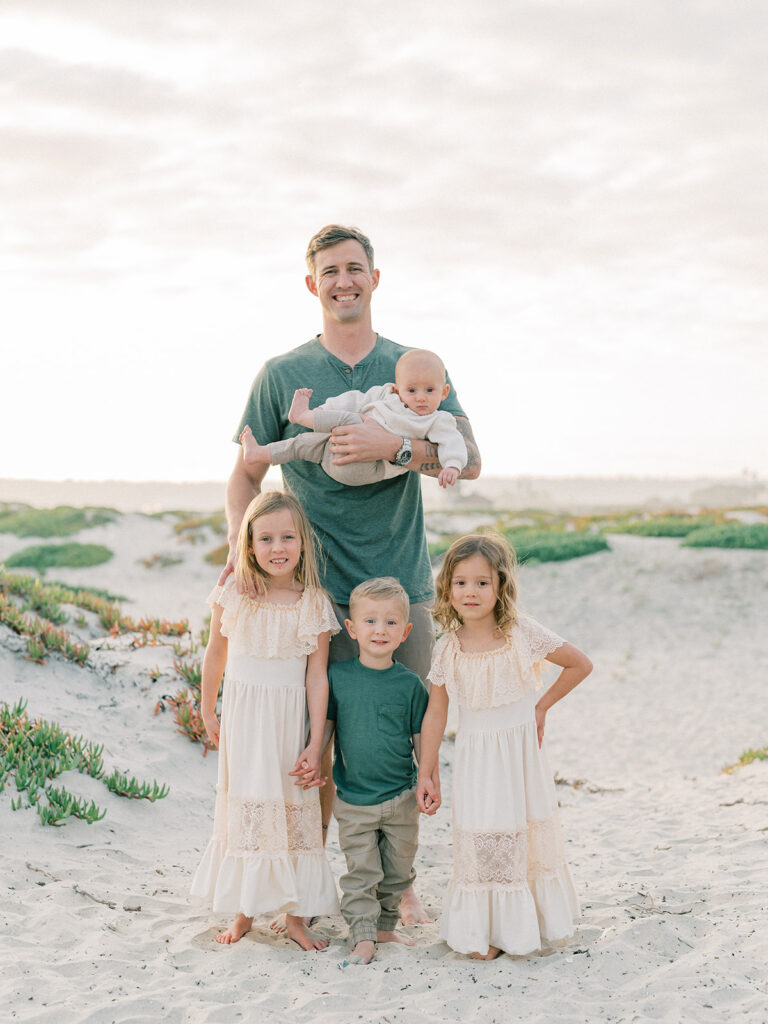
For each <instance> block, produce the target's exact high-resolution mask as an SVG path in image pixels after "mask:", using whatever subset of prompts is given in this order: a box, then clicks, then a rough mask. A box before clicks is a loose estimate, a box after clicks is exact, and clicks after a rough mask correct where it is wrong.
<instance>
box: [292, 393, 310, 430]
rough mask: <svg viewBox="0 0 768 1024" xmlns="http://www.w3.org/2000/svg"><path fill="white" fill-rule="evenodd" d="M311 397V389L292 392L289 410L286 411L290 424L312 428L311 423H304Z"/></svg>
mask: <svg viewBox="0 0 768 1024" xmlns="http://www.w3.org/2000/svg"><path fill="white" fill-rule="evenodd" d="M311 397H312V388H299V389H298V391H294V392H293V401H292V402H291V408H290V409H289V410H288V420H289V422H290V423H300V424H301V425H302V426H303V427H306V426H309V427H310V428H311V427H312V423H309V424H307V423H305V422H304V420H305V419H306V418H307V413H308V412H309V400H310V398H311Z"/></svg>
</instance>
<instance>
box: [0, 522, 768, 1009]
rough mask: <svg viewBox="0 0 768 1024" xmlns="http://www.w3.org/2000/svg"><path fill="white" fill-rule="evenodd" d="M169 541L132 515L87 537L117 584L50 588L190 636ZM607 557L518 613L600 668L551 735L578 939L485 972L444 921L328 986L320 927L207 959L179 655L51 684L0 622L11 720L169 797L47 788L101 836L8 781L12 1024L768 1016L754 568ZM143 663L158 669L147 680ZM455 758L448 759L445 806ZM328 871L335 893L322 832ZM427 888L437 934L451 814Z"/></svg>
mask: <svg viewBox="0 0 768 1024" xmlns="http://www.w3.org/2000/svg"><path fill="white" fill-rule="evenodd" d="M147 522H151V523H153V525H152V528H151V529H152V531H153V532H152V533H151V535H148V534H147V533H146V524H147ZM170 529H171V527H170V525H169V524H168V523H164V522H163V521H160V522H159V523H157V522H156V521H148V520H145V519H143V517H140V516H126V517H123V518H122V519H121V520H119V522H118V523H117V524H115V525H114V526H111V527H103V528H100V531H103V537H104V538H105V539H100V538H98V539H97V538H96V536H95V534H96V533H97V532H98V531H95V530H94V531H89V532H88V535H87V539H88V540H89V541H91V540H93V541H94V542H97V543H107V544H109V546H110V547H112V548H113V549H114V550H115V552H116V554H115V558H114V559H113V561H112V562H111V563H108V564H107V566H104V567H95V568H93V569H89V570H79V571H78V573H74V572H73V571H72V570H68V571H64V570H61V571H60V572H59V573H58V575H59V576H60V578H62V579H66V580H67V581H68V582H83V583H85V582H87V583H88V584H89V585H98V586H103V587H106V588H108V589H112V590H115V591H116V592H121V593H125V594H127V596H130V597H131V598H132V604H131V609H130V610H131V613H132V614H144V613H146V614H149V613H151V614H157V615H163V616H165V617H168V618H175V617H178V616H179V615H180V614H189V615H190V616H191V617H192V619H193V621H194V622H195V625H196V626H197V625H199V623H200V622H202V619H203V617H204V615H205V611H206V609H205V607H204V604H203V601H204V598H205V596H206V594H207V591H208V589H209V588H210V586H211V584H212V582H213V581H215V576H216V570H215V569H212V568H211V567H210V566H209V565H207V564H206V563H205V562H204V561H203V559H202V553H203V551H204V550H206V548H205V547H204V546H195V547H191V546H189V545H187V546H186V548H185V549H184V550H183V551H182V555H181V557H182V562H181V563H180V564H179V565H176V566H171V567H169V568H168V569H166V570H155V569H146V568H144V567H143V566H140V565H138V564H137V562H136V560H137V558H139V557H145V556H146V557H148V556H149V555H151V554H153V553H154V552H155V551H159V550H163V549H164V545H165V548H166V549H167V548H169V546H170V545H171V543H172V534H171V533H170ZM78 539H82V540H85V539H86V534H83V536H82V538H78ZM2 540H3V543H5V544H6V545H7V547H8V548H11V547H14V546H15V547H20V546H22V545H21V543H20V542H18V541H17V540H16V539H13V540H12V541H10V540H8V539H7V538H2ZM611 544H612V547H613V550H612V551H611V552H605V553H600V554H597V555H592V556H590V557H588V558H583V559H577V560H575V561H572V562H567V563H561V564H556V565H540V566H532V567H530V568H524V569H523V571H522V593H523V601H522V604H523V607H524V608H525V609H526V610H527V611H529V612H530V613H531V614H533V615H534V616H536V617H537V618H539V619H540V620H542V621H543V622H545V623H546V624H548V625H549V626H551V627H552V628H554V629H556V630H557V631H558V632H559V633H561V634H563V635H564V636H566V637H567V638H569V639H572V640H573V641H574V642H575V643H577V644H578V645H579V646H582V647H583V648H584V649H585V650H586V651H587V652H588V653H589V654H590V656H591V657H592V659H593V661H594V663H595V672H594V674H593V676H591V677H590V678H589V679H588V680H587V682H585V683H584V685H583V686H582V687H581V688H580V689H579V690H577V691H576V692H575V693H574V694H573V695H572V696H571V697H570V698H569V699H568V700H566V701H565V702H563V703H562V704H560V705H558V706H557V707H556V708H555V709H554V710H553V711H552V712H551V713H550V715H549V719H548V745H549V754H550V759H551V761H552V764H553V767H554V768H555V769H556V770H557V772H558V776H559V777H560V778H561V780H562V783H561V785H559V786H558V795H559V798H560V801H561V807H562V820H563V827H564V832H565V835H566V839H567V848H568V855H569V858H570V861H571V864H572V868H573V873H574V877H575V880H576V884H577V888H578V890H579V893H580V895H581V897H582V900H583V903H584V913H583V917H582V920H581V922H580V924H579V927H578V931H577V933H576V935H575V936H574V938H573V940H572V941H570V942H568V943H567V944H565V945H563V946H561V947H559V948H557V949H545V950H544V951H542V953H541V954H536V955H531V956H528V957H508V956H504V957H501V958H499V959H498V960H497V961H495V962H493V963H480V964H478V963H473V962H472V961H469V960H467V959H466V958H464V957H460V956H457V955H456V954H454V953H452V952H451V951H450V950H449V949H448V948H447V947H446V946H445V945H444V944H443V943H441V942H440V941H439V938H438V927H437V925H436V924H435V925H426V926H419V927H413V928H411V929H408V931H409V932H410V934H411V935H412V936H413V937H414V939H415V940H416V947H415V949H413V950H408V949H405V948H404V947H402V946H383V947H381V949H380V951H379V954H378V959H377V960H376V961H375V963H374V964H373V965H372V966H371V967H369V968H347V969H345V970H342V969H340V965H341V962H342V960H343V958H344V955H345V952H346V944H345V941H344V936H345V927H344V925H343V923H342V922H341V920H340V919H323V920H321V921H320V922H319V924H318V926H317V928H318V931H320V932H322V933H324V934H326V935H328V936H329V937H330V938H331V940H332V941H331V945H330V948H329V949H328V950H327V951H326V952H324V953H320V954H316V955H307V954H304V953H302V952H301V951H299V949H298V948H297V947H296V946H294V945H293V944H291V943H290V942H289V941H288V940H286V939H285V938H281V937H278V936H275V935H273V934H272V933H271V932H270V931H269V929H268V927H267V921H266V920H263V921H257V922H256V924H255V927H254V929H253V931H252V932H251V933H250V934H249V935H248V936H246V937H245V938H244V939H243V940H242V941H241V942H239V943H238V944H237V945H235V946H232V947H223V946H219V945H217V944H216V943H215V942H214V941H213V937H214V935H215V932H216V930H217V929H218V928H219V927H220V926H221V925H222V924H223V923H224V920H223V919H221V918H218V917H216V916H214V915H212V914H211V913H210V912H209V911H208V910H207V909H206V908H205V907H199V906H197V905H193V904H192V903H190V901H189V900H188V898H187V888H188V885H189V881H190V877H191V874H192V872H193V871H194V869H195V867H196V865H197V861H198V859H199V857H200V855H201V852H202V850H203V848H204V846H205V844H206V842H207V840H208V837H209V834H210V829H211V819H212V812H213V795H214V785H215V777H216V755H215V754H210V755H209V756H208V757H205V758H203V757H202V756H201V748H200V747H199V746H197V745H195V744H193V743H191V742H189V741H188V740H187V739H186V738H184V737H182V736H180V735H178V734H177V733H176V732H175V726H174V725H173V722H172V720H171V716H170V713H165V714H158V715H157V716H153V713H152V712H153V709H154V707H155V704H156V702H157V700H158V698H159V697H160V696H162V695H163V694H164V693H172V692H174V691H175V690H176V689H178V677H175V676H174V673H173V668H172V662H173V657H174V654H173V650H172V646H171V642H168V643H165V644H162V645H160V646H157V647H151V648H141V649H135V648H133V647H132V646H131V644H130V641H127V640H125V639H122V640H118V641H110V643H109V644H108V645H102V646H101V647H100V648H99V649H98V650H96V651H94V654H93V656H92V663H93V664H92V667H89V668H85V669H81V668H77V667H75V666H73V665H70V664H68V663H65V662H64V661H62V660H60V659H58V658H55V657H51V658H50V659H49V662H48V664H47V665H44V666H43V665H38V664H36V663H33V662H30V661H28V660H26V659H25V658H24V657H23V651H22V649H21V646H22V645H21V644H20V643H19V641H18V639H17V638H15V637H14V635H13V634H11V633H9V632H8V631H7V630H5V629H4V628H3V627H0V680H2V689H1V691H0V698H2V700H5V701H8V702H13V701H15V700H17V699H19V698H24V699H26V700H27V702H28V709H29V712H30V714H31V715H35V716H37V715H40V716H43V717H45V718H48V719H51V720H56V721H58V722H60V723H61V724H62V725H63V726H65V727H66V728H69V729H71V730H72V731H73V732H76V733H79V734H82V735H84V736H85V737H86V738H87V739H91V740H95V741H98V742H100V743H104V747H105V749H104V760H105V764H106V766H107V768H108V769H109V770H111V769H112V768H114V767H117V768H120V769H121V770H123V771H126V772H128V773H131V774H135V775H136V776H138V777H139V778H141V779H147V780H149V781H151V780H152V779H153V778H154V779H157V781H158V782H159V783H166V784H168V785H169V786H170V794H169V796H168V797H167V798H166V799H164V800H160V801H158V802H156V803H154V804H150V803H147V802H145V801H130V800H124V799H120V798H118V797H116V796H113V795H112V794H110V793H108V792H107V790H106V789H105V788H104V786H103V785H102V784H101V783H99V782H98V781H96V780H93V779H90V778H87V777H84V776H82V775H77V774H73V773H68V774H67V775H65V776H62V777H61V781H62V782H63V783H64V784H65V785H66V786H67V787H68V788H69V789H71V790H72V791H73V792H75V793H77V794H78V795H82V796H86V797H87V798H88V799H91V798H93V799H94V800H95V801H96V802H97V803H98V804H99V805H100V806H102V807H104V808H106V810H107V815H106V817H105V818H104V819H103V820H102V821H100V822H98V823H96V824H94V825H91V826H88V825H86V824H84V823H82V822H79V821H74V820H72V819H70V820H69V821H68V823H67V824H66V825H64V826H63V827H61V828H43V827H42V826H41V825H40V823H39V821H38V818H37V815H36V814H35V813H34V812H33V811H31V810H20V811H16V812H14V811H12V810H11V799H12V798H13V797H15V796H16V787H15V785H14V784H13V783H10V784H7V785H6V788H5V791H4V792H3V793H2V794H0V823H1V824H0V835H1V836H2V838H1V839H0V850H1V851H2V856H3V896H4V898H3V905H2V910H1V911H0V914H1V915H2V928H1V929H0V956H2V962H3V965H4V969H3V971H2V976H1V978H0V1003H1V1005H2V1006H3V1018H4V1019H7V1020H14V1021H30V1022H31V1021H40V1022H48V1021H50V1022H57V1024H59V1022H73V1024H74V1022H78V1024H79V1022H99V1024H101V1022H108V1021H120V1022H129V1021H131V1022H136V1021H158V1020H160V1021H169V1022H215V1021H220V1022H233V1021H239V1020H242V1021H251V1020H254V1021H259V1022H283V1021H286V1022H287V1021H295V1022H310V1021H311V1022H317V1024H325V1022H328V1024H331V1022H333V1024H346V1022H350V1024H351V1022H356V1021H363V1022H366V1024H367V1022H382V1024H383V1022H387V1024H412V1022H413V1024H415V1022H417V1021H418V1022H419V1024H424V1022H425V1021H426V1022H434V1024H438V1022H440V1024H442V1022H448V1021H451V1022H452V1021H455V1020H457V1019H463V1020H467V1021H483V1022H492V1021H498V1022H507V1021H510V1020H521V1021H536V1022H539V1021H540V1022H546V1024H554V1022H581V1021H585V1022H587V1021H589V1022H592V1021H601V1022H602V1021H605V1022H616V1024H618V1022H630V1021H638V1022H645V1021H664V1022H675V1024H676V1022H681V1021H686V1022H687V1021H690V1022H708V1021H712V1022H718V1024H720V1022H723V1021H730V1020H739V1021H743V1022H756V1024H757V1022H765V1021H768V981H766V973H765V964H766V960H767V959H768V932H767V931H766V927H765V913H766V900H767V899H768V896H767V894H768V857H767V856H766V849H768V846H767V844H768V764H766V763H760V762H755V763H754V764H752V765H750V766H748V767H745V768H741V769H739V770H738V771H736V772H735V773H734V774H731V775H725V774H721V769H722V768H723V766H724V765H726V764H728V763H730V762H733V761H735V760H736V759H737V758H738V756H739V754H740V753H741V752H742V751H743V750H744V749H745V748H747V747H756V746H763V745H764V744H765V743H766V731H767V729H768V721H767V720H766V715H765V654H764V650H763V647H762V644H761V637H760V633H761V626H762V625H763V624H764V622H765V621H766V594H767V593H768V553H766V552H760V551H753V552H748V551H714V550H695V549H685V548H681V547H679V545H678V543H677V542H676V541H674V540H657V539H651V538H647V539H646V538H633V537H615V538H612V539H611ZM210 546H213V544H211V545H210ZM174 550H175V549H174ZM6 553H7V551H6ZM2 556H3V552H1V551H0V557H2ZM144 602H145V603H146V606H145V607H140V605H141V604H142V603H144ZM763 631H764V630H763ZM150 668H159V669H160V670H161V674H160V678H159V679H158V680H157V682H153V681H152V679H151V678H150V676H149V671H148V670H149V669H150ZM452 749H453V745H452V742H451V741H450V740H446V741H445V743H444V745H443V759H444V769H443V770H444V783H443V785H444V792H445V793H446V794H449V792H450V772H451V767H450V765H451V759H452ZM488 782H489V785H493V786H503V785H504V784H505V781H504V780H503V779H492V780H488ZM329 854H330V859H331V863H332V867H333V870H334V872H335V873H336V874H337V875H338V874H339V873H340V872H341V870H342V857H341V855H340V853H339V851H338V847H337V843H336V836H335V832H334V830H333V828H332V830H331V835H330V840H329ZM417 870H418V872H419V879H418V883H417V884H418V888H419V891H420V893H421V894H422V896H423V897H424V898H425V901H426V903H427V905H428V907H429V908H430V909H431V910H432V911H433V912H434V913H435V915H437V914H438V913H439V908H440V899H441V894H442V891H443V889H444V886H445V882H446V880H447V878H448V876H449V874H450V870H451V850H450V799H448V800H447V804H446V806H444V807H443V808H442V809H441V811H440V812H439V813H438V815H437V816H436V817H435V818H430V819H424V820H423V822H422V832H421V847H420V852H419V856H418V861H417Z"/></svg>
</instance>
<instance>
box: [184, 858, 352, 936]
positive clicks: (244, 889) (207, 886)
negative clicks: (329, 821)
mask: <svg viewBox="0 0 768 1024" xmlns="http://www.w3.org/2000/svg"><path fill="white" fill-rule="evenodd" d="M190 893H191V895H192V896H194V897H196V898H197V899H200V900H205V901H206V902H208V903H209V904H210V905H211V906H212V909H213V911H214V912H215V913H228V914H245V915H246V916H247V917H256V916H257V915H259V914H270V913H280V912H285V913H288V914H295V915H296V916H297V917H309V916H315V915H327V914H336V913H338V909H339V902H338V897H337V894H336V885H335V883H334V880H333V875H332V874H331V869H330V867H329V865H328V861H327V860H326V858H325V852H324V851H323V850H318V851H317V853H299V854H290V853H279V854H272V855H264V854H249V855H247V856H234V855H232V854H228V853H227V852H226V842H225V841H224V840H221V839H212V840H211V841H210V842H209V843H208V847H207V848H206V851H205V853H204V854H203V857H202V860H201V861H200V866H199V867H198V869H197V871H196V872H195V876H194V878H193V880H192V885H191V887H190Z"/></svg>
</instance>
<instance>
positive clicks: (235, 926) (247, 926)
mask: <svg viewBox="0 0 768 1024" xmlns="http://www.w3.org/2000/svg"><path fill="white" fill-rule="evenodd" d="M252 924H253V918H252V917H246V916H245V914H238V915H237V917H236V918H235V920H234V921H233V922H232V924H231V925H230V926H229V928H227V930H226V931H225V932H219V934H218V935H217V936H216V941H217V942H221V943H222V944H223V945H225V946H228V945H230V943H232V942H239V941H240V939H242V937H243V936H244V935H245V933H246V932H249V931H250V930H251V925H252Z"/></svg>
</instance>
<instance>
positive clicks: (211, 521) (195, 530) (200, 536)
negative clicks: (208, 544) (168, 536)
mask: <svg viewBox="0 0 768 1024" xmlns="http://www.w3.org/2000/svg"><path fill="white" fill-rule="evenodd" d="M173 530H174V533H177V534H178V535H179V540H182V541H187V542H188V543H190V544H197V543H200V542H202V541H204V540H205V531H206V530H211V531H212V532H213V533H216V534H222V535H225V534H226V532H227V517H226V515H225V514H224V513H223V512H214V513H212V514H211V515H209V516H187V517H186V518H184V519H180V520H179V522H178V523H174V527H173Z"/></svg>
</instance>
